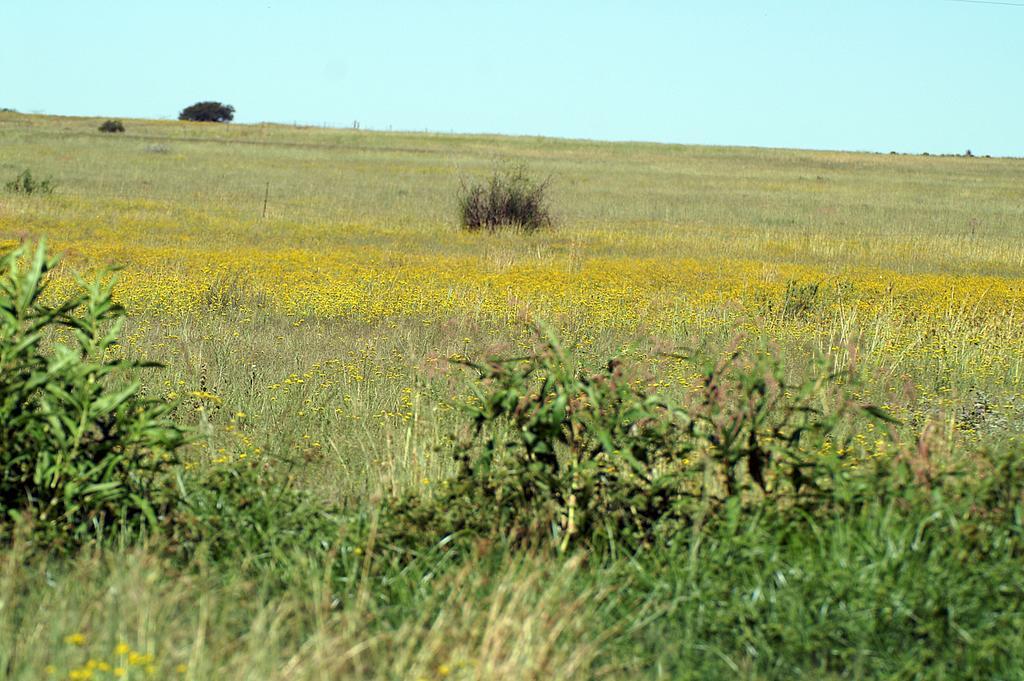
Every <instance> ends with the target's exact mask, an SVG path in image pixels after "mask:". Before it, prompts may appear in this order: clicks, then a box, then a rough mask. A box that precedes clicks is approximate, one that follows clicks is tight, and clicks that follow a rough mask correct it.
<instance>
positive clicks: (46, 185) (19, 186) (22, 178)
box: [4, 168, 56, 194]
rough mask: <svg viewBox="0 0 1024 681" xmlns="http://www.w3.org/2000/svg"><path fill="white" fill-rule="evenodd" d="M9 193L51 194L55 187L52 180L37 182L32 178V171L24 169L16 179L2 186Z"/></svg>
mask: <svg viewBox="0 0 1024 681" xmlns="http://www.w3.org/2000/svg"><path fill="white" fill-rule="evenodd" d="M4 187H5V188H6V189H7V191H9V192H14V193H16V194H52V193H53V190H54V189H55V188H56V185H55V184H54V183H53V180H51V179H46V180H37V179H35V178H34V177H32V171H31V170H29V169H28V168H26V169H25V170H24V171H23V172H22V173H21V174H19V175H18V176H17V177H16V178H14V179H13V180H11V181H10V182H8V183H7V184H5V185H4Z"/></svg>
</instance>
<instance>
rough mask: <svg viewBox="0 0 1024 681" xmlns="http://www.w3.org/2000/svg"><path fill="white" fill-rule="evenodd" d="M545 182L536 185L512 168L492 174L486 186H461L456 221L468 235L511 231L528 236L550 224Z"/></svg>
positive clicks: (524, 171)
mask: <svg viewBox="0 0 1024 681" xmlns="http://www.w3.org/2000/svg"><path fill="white" fill-rule="evenodd" d="M547 189H548V181H547V180H545V181H543V182H537V181H535V180H533V179H531V178H530V176H529V175H528V174H527V172H526V169H525V168H523V167H522V166H516V167H513V168H511V169H498V170H495V172H494V174H493V175H492V176H491V178H490V180H489V181H488V182H486V183H483V182H475V183H473V184H470V185H467V184H466V183H465V182H463V184H462V191H461V193H460V195H459V218H460V221H461V224H462V226H463V227H464V228H466V229H468V230H470V231H478V230H488V231H495V230H497V229H499V228H502V227H513V228H517V229H522V230H524V231H528V232H532V231H534V230H537V229H540V228H542V227H548V226H550V225H551V224H552V219H551V211H550V209H549V208H548V200H547Z"/></svg>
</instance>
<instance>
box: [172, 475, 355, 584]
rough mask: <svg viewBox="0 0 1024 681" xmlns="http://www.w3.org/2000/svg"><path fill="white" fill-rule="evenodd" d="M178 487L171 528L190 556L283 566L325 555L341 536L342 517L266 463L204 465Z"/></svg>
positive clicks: (178, 543)
mask: <svg viewBox="0 0 1024 681" xmlns="http://www.w3.org/2000/svg"><path fill="white" fill-rule="evenodd" d="M178 488H179V495H180V496H179V498H180V503H179V504H178V506H177V508H176V509H175V512H174V513H173V514H171V515H169V516H168V519H167V520H168V525H169V528H168V529H169V535H170V536H171V537H172V538H173V539H174V541H175V544H176V546H177V548H178V549H179V550H182V551H185V552H186V553H187V554H188V555H193V554H195V553H196V552H198V551H200V550H202V551H203V552H205V553H206V555H207V556H208V557H210V558H211V559H214V560H217V561H225V560H226V561H244V560H251V559H253V558H255V559H257V560H261V561H268V560H269V561H272V562H275V563H277V564H282V563H284V562H287V561H288V560H290V556H291V555H292V554H293V553H294V552H296V551H301V552H302V553H304V554H306V555H310V554H314V553H319V554H322V553H323V552H325V551H326V550H327V549H328V548H329V547H330V546H331V545H332V544H333V543H334V542H335V540H336V539H337V537H338V531H339V520H338V516H337V514H336V513H335V512H332V511H331V509H330V508H329V507H327V506H326V505H325V504H323V503H322V502H321V501H320V500H319V499H316V498H315V497H314V496H313V495H311V494H310V493H309V492H307V491H305V490H303V489H301V488H299V487H296V485H295V483H294V481H293V480H292V479H290V478H289V477H288V476H286V475H283V474H281V473H280V472H278V471H276V470H275V469H274V468H273V467H271V466H270V465H268V464H266V463H260V462H256V461H252V462H242V463H239V464H237V465H220V464H218V465H213V466H208V465H204V466H203V467H201V468H200V469H198V470H195V469H193V470H191V471H187V472H185V473H183V474H182V475H181V476H180V477H179V479H178ZM200 547H202V548H200Z"/></svg>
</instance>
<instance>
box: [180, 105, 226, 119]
mask: <svg viewBox="0 0 1024 681" xmlns="http://www.w3.org/2000/svg"><path fill="white" fill-rule="evenodd" d="M234 118H235V107H233V106H231V105H230V104H221V103H220V102H196V103H195V104H193V105H192V106H189V107H185V108H184V109H182V110H181V113H180V114H178V120H179V121H200V122H204V123H227V122H230V121H231V120H233V119H234Z"/></svg>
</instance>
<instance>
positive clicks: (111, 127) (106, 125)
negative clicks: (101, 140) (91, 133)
mask: <svg viewBox="0 0 1024 681" xmlns="http://www.w3.org/2000/svg"><path fill="white" fill-rule="evenodd" d="M99 131H100V132H124V123H122V122H121V121H118V120H109V121H104V122H103V123H101V124H100V127H99Z"/></svg>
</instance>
